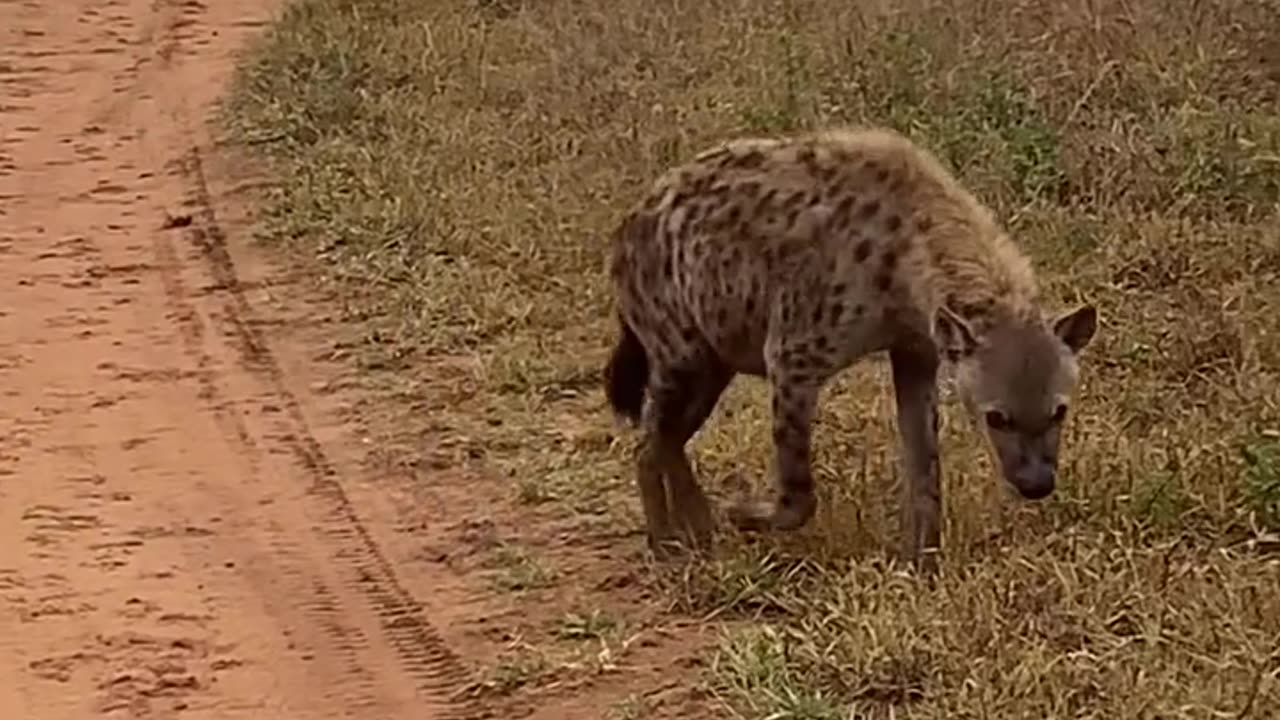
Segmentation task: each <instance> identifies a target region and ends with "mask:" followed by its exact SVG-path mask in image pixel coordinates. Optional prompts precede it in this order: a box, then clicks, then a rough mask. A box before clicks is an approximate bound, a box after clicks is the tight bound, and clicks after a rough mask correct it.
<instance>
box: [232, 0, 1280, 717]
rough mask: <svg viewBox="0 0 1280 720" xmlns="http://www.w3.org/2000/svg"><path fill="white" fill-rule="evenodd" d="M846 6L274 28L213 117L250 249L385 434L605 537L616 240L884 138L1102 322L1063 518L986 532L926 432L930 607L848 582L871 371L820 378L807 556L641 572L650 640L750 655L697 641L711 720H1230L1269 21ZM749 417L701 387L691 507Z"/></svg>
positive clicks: (1239, 627)
mask: <svg viewBox="0 0 1280 720" xmlns="http://www.w3.org/2000/svg"><path fill="white" fill-rule="evenodd" d="M859 8H860V4H857V3H846V4H832V3H824V2H817V1H816V0H796V1H795V2H789V3H784V4H779V3H773V2H765V1H764V0H735V1H734V2H724V1H722V0H712V1H710V2H706V3H656V4H655V3H642V2H633V1H631V0H620V1H619V2H615V3H611V4H609V5H607V6H606V5H601V4H599V3H586V2H582V1H581V0H576V1H575V0H546V1H545V2H540V3H521V2H514V1H513V2H509V3H474V2H461V1H460V0H459V1H445V2H439V3H420V2H410V0H364V1H363V2H359V3H356V2H351V1H350V0H301V1H300V2H297V3H295V4H294V5H293V6H291V8H290V9H289V10H288V11H287V12H285V14H284V16H283V17H282V18H281V20H280V22H279V23H278V24H277V25H276V26H275V27H274V29H273V30H272V31H271V32H270V33H269V34H268V35H267V37H266V38H265V39H264V41H263V43H262V44H261V46H260V47H259V48H258V49H257V51H256V54H255V55H254V56H253V57H252V58H251V60H250V61H249V62H248V63H247V64H246V66H245V67H244V70H243V73H242V75H241V77H240V80H239V83H238V88H237V92H236V94H235V97H234V98H233V101H232V103H231V105H230V106H229V112H228V113H227V114H226V119H227V122H228V123H229V125H230V126H231V127H232V129H233V130H234V131H235V132H236V133H237V135H238V136H239V137H240V138H241V139H242V140H245V141H247V142H251V143H253V147H254V148H255V150H256V151H258V152H260V153H261V154H262V156H263V157H264V158H265V159H267V161H268V162H269V163H270V165H271V167H272V168H273V170H274V171H275V173H276V174H277V176H278V178H279V180H280V182H279V184H278V185H277V186H276V188H275V189H274V190H273V192H272V194H271V196H270V197H268V198H267V199H266V202H265V207H264V213H265V216H264V224H263V235H264V237H265V238H266V239H267V240H268V241H270V242H272V243H274V244H277V245H279V246H280V247H281V248H282V249H284V250H286V251H287V252H290V253H293V254H296V255H298V256H302V257H306V258H309V259H311V260H312V261H313V267H314V268H315V269H316V271H317V274H318V275H319V276H320V277H323V278H326V279H328V280H330V281H332V282H333V283H335V286H336V287H337V288H338V289H340V290H341V293H342V296H343V300H344V309H345V310H346V313H347V317H348V318H349V319H350V320H351V322H353V323H357V324H359V326H360V327H362V328H364V333H363V337H364V343H363V345H362V346H361V347H359V348H358V352H357V353H355V356H356V361H357V362H359V363H360V367H362V368H363V369H364V370H365V371H366V372H367V373H369V374H370V376H371V377H377V378H382V380H381V382H383V385H384V387H385V392H387V393H388V394H389V395H390V394H394V395H397V396H408V397H412V398H414V399H415V400H414V402H415V404H414V406H413V412H411V413H410V412H406V415H405V418H406V427H411V428H412V429H413V431H415V432H420V431H424V432H429V433H431V435H432V437H435V438H437V439H438V443H437V447H438V449H439V450H440V451H441V452H445V453H448V456H449V457H450V458H452V459H453V460H454V461H456V462H457V463H468V464H473V465H476V466H479V467H481V468H483V469H484V470H486V471H488V472H493V473H499V474H501V475H503V476H505V477H507V478H509V479H510V492H511V497H513V498H516V499H517V500H519V501H520V502H522V503H525V504H526V505H529V506H534V505H537V506H544V507H551V508H555V509H556V510H557V511H559V512H561V513H562V514H563V515H564V516H565V517H568V518H571V519H574V520H576V521H578V522H579V523H580V526H579V527H580V528H581V529H582V532H584V533H599V534H601V535H602V536H603V535H605V534H606V532H605V530H606V529H612V530H613V531H614V532H615V533H616V531H617V528H618V527H619V526H620V525H629V526H631V527H635V526H637V525H638V523H639V513H638V509H637V507H636V505H637V501H636V500H635V498H634V497H633V490H632V488H631V475H630V465H629V458H630V449H631V446H632V443H633V442H634V438H633V437H632V436H631V435H630V434H628V433H624V432H621V431H620V430H619V428H618V427H617V426H616V425H615V424H614V423H613V422H612V420H611V418H610V417H609V415H608V413H607V412H606V411H605V410H604V408H603V402H602V397H601V393H600V391H599V381H598V378H599V369H600V367H601V366H602V364H603V361H604V358H605V356H606V353H607V351H608V348H609V345H610V343H611V342H612V340H613V333H614V327H613V319H612V318H613V315H612V312H611V310H610V298H611V292H610V289H609V287H608V285H607V283H606V277H605V274H604V258H605V256H606V252H607V243H606V241H607V238H608V234H609V232H610V231H611V230H612V227H613V224H614V223H615V222H616V221H617V220H618V219H619V218H620V216H621V214H622V212H623V211H624V210H625V209H626V208H627V206H628V205H629V204H630V203H631V202H633V201H635V200H636V199H637V198H638V197H639V195H640V193H641V192H642V190H643V188H644V186H645V185H646V184H647V183H648V182H649V181H651V180H652V179H653V178H654V177H655V176H656V175H657V174H658V173H659V172H661V171H662V170H663V169H665V168H666V167H667V166H668V165H669V164H671V163H673V162H677V161H679V160H682V159H685V158H688V157H689V156H691V154H692V153H694V152H696V151H697V150H699V149H701V148H703V147H705V146H707V145H709V144H711V143H714V142H718V141H720V140H722V139H725V138H728V137H732V136H735V135H739V134H745V133H761V132H781V131H791V130H802V129H807V128H816V127H823V126H828V125H832V124H844V123H855V124H857V123H869V124H877V125H887V126H891V127H894V128H896V129H898V130H901V131H903V132H905V133H907V134H908V135H910V136H911V137H913V138H915V139H916V140H917V141H919V142H920V143H922V144H924V145H926V146H928V147H929V148H931V149H933V150H934V151H935V152H936V153H937V154H938V155H939V156H940V157H941V158H942V159H943V160H944V162H946V163H947V164H948V165H949V166H950V167H951V168H952V169H953V170H954V171H955V172H956V173H957V174H958V175H959V176H960V177H961V178H962V179H963V180H964V182H965V183H966V184H967V185H968V186H969V187H970V188H972V190H973V191H974V192H975V193H976V194H977V195H978V196H979V197H980V198H982V199H983V200H984V201H985V202H987V203H989V204H990V205H991V206H992V207H993V208H994V209H995V210H996V211H997V213H998V214H999V216H1000V217H1001V218H1002V219H1003V221H1004V222H1005V224H1006V225H1007V227H1008V228H1009V229H1010V230H1011V232H1012V233H1013V234H1014V235H1015V237H1016V238H1017V239H1018V240H1019V242H1021V243H1022V244H1023V245H1024V246H1025V247H1026V248H1027V249H1028V250H1029V251H1030V252H1031V254H1032V255H1033V256H1034V258H1035V260H1036V265H1037V268H1038V269H1039V272H1040V275H1041V278H1042V281H1043V284H1044V285H1045V288H1046V291H1047V294H1048V296H1049V297H1050V298H1051V299H1052V300H1054V301H1055V303H1056V304H1061V305H1066V304H1069V303H1071V302H1074V301H1077V300H1079V299H1088V300H1090V301H1092V302H1094V303H1096V304H1097V305H1098V306H1099V307H1100V309H1101V313H1102V321H1103V324H1102V328H1101V330H1100V332H1099V335H1098V337H1097V339H1096V340H1095V343H1094V344H1093V345H1091V347H1090V349H1089V350H1088V354H1087V358H1086V359H1085V362H1084V371H1083V372H1084V382H1083V387H1082V397H1081V401H1080V403H1079V407H1080V410H1079V412H1078V413H1076V414H1074V417H1073V420H1072V421H1071V423H1070V428H1069V432H1068V436H1067V447H1066V449H1065V451H1064V463H1065V467H1064V469H1063V478H1062V483H1061V489H1060V491H1059V492H1058V493H1057V494H1056V495H1055V496H1054V497H1053V498H1052V499H1051V500H1049V501H1046V502H1045V503H1043V504H1041V505H1037V506H1034V507H1027V506H1022V505H1018V504H1013V503H1009V502H1007V501H1005V500H1004V499H1002V497H1001V492H1002V491H1001V489H1000V487H999V485H998V484H997V483H996V482H995V481H994V480H993V479H991V474H990V469H989V467H987V465H986V462H987V461H986V459H985V457H984V456H983V454H982V452H981V451H980V450H979V448H978V445H977V443H976V442H975V435H974V433H973V432H972V430H971V429H970V428H969V427H968V426H967V424H966V422H965V421H964V419H963V418H961V417H960V415H959V413H958V412H957V409H956V408H955V407H953V406H951V405H949V406H948V407H947V408H945V412H944V415H945V418H944V419H945V422H944V434H945V438H944V447H943V463H944V472H945V474H946V505H947V511H946V512H947V515H946V521H947V536H946V541H945V542H946V552H947V555H946V558H945V567H944V576H943V578H942V580H941V581H940V582H939V583H938V584H937V585H936V586H927V585H925V584H923V583H921V582H920V581H918V580H917V579H915V578H913V577H912V576H910V575H909V574H906V573H903V572H901V571H900V569H898V568H896V567H895V566H894V565H893V564H892V563H890V562H888V561H887V560H886V559H885V556H886V552H887V551H888V550H890V549H892V548H893V547H894V545H895V542H896V523H895V521H894V518H895V517H896V514H895V513H896V509H895V508H896V497H895V496H894V494H893V487H894V482H895V479H896V478H895V475H896V463H895V461H894V457H895V456H894V453H895V452H896V441H895V438H894V433H893V416H892V400H891V397H890V395H889V394H888V392H887V391H888V387H889V386H888V379H887V376H886V373H885V371H884V368H883V366H882V365H880V364H877V363H869V364H867V365H865V366H863V367H860V368H858V369H855V370H852V371H850V372H848V373H846V375H845V376H844V377H843V378H842V379H841V380H840V381H839V382H837V383H835V384H834V385H833V386H832V387H831V388H829V389H828V390H827V392H826V393H825V395H824V403H823V406H822V410H821V414H820V417H819V420H818V423H817V427H816V431H815V432H816V438H815V442H816V452H817V460H816V468H815V471H816V475H817V477H818V481H819V483H820V485H821V487H822V492H823V497H822V501H823V504H822V510H821V511H820V516H819V517H818V518H817V520H816V522H815V523H814V526H813V527H812V528H810V529H808V530H806V531H804V532H801V533H799V534H798V535H796V536H794V537H788V538H770V539H763V540H761V541H759V542H757V543H754V544H750V545H748V544H746V543H744V542H742V541H741V540H739V539H737V538H735V536H734V535H732V534H729V535H726V536H725V537H724V538H723V541H722V542H721V546H720V551H719V553H718V554H717V557H716V558H714V559H712V560H711V561H709V562H707V563H702V564H690V565H688V566H686V567H676V568H667V569H665V570H661V571H660V572H659V573H658V574H657V576H656V577H655V582H656V584H657V587H659V588H660V590H661V591H662V592H663V593H664V596H665V599H666V600H667V601H669V602H670V603H671V605H672V606H673V607H676V608H678V609H679V610H680V611H682V612H688V613H694V614H697V615H698V616H700V617H703V618H705V619H706V622H714V623H720V622H724V621H726V620H728V619H730V618H733V619H737V620H741V619H744V618H745V619H750V620H755V621H756V622H749V623H746V624H743V623H739V622H734V623H733V624H732V625H728V624H727V625H725V626H724V640H723V643H722V645H721V648H720V650H719V652H718V653H717V655H716V657H715V659H714V663H713V664H712V671H711V675H710V681H711V683H712V685H713V686H714V687H716V688H717V693H718V696H719V697H720V698H721V699H722V700H723V702H724V704H725V706H726V708H728V709H729V710H730V711H731V712H733V713H736V714H738V715H739V716H741V717H747V718H828V717H831V718H835V717H841V718H843V717H867V718H881V717H884V718H888V717H911V718H956V717H973V718H986V717H992V718H1014V717H1026V718H1043V717H1077V718H1117V717H1125V718H1128V717H1134V718H1148V717H1149V718H1155V717H1160V718H1209V717H1240V718H1244V717H1256V718H1261V717H1266V716H1267V713H1268V712H1270V711H1269V710H1267V708H1274V707H1280V680H1278V679H1277V668H1280V640H1278V638H1280V590H1277V588H1280V569H1278V566H1277V558H1276V556H1275V555H1274V551H1275V550H1274V548H1275V543H1274V541H1272V542H1270V544H1268V543H1262V542H1259V538H1260V537H1262V536H1263V535H1265V534H1267V533H1274V532H1275V531H1276V527H1277V522H1278V521H1277V515H1278V511H1277V509H1276V508H1277V505H1276V502H1277V500H1276V498H1277V496H1278V495H1280V492H1278V491H1277V489H1276V488H1277V482H1276V473H1277V462H1280V461H1278V460H1277V454H1276V450H1275V448H1276V441H1275V432H1276V431H1277V429H1278V428H1280V411H1278V410H1277V408H1280V378H1278V377H1277V368H1280V320H1277V318H1280V291H1277V290H1276V288H1277V285H1276V280H1277V275H1280V233H1278V232H1277V230H1276V228H1277V227H1280V212H1277V209H1278V205H1280V103H1278V99H1280V72H1277V70H1276V68H1277V67H1280V44H1277V42H1276V41H1275V39H1274V33H1273V32H1272V31H1271V28H1275V27H1277V26H1280V10H1278V9H1277V7H1276V6H1275V5H1274V4H1268V3H1265V2H1255V1H1253V0H1211V1H1209V2H1200V3H1184V4H1177V3H1173V4H1171V3H1164V2H1156V1H1155V0H1133V1H1132V2H1128V3H1084V2H1068V3H1061V2H1048V1H1047V0H1030V2H1024V3H1020V4H1014V3H998V2H994V1H989V0H964V2H962V3H958V4H957V3H950V4H945V5H944V4H937V3H930V2H923V1H921V0H911V1H909V2H907V3H906V4H905V5H903V4H900V11H898V12H896V13H894V12H876V11H872V10H863V9H859ZM762 390H763V388H762V386H761V383H758V382H753V381H750V380H742V381H740V382H739V383H737V384H736V385H735V386H734V387H733V388H732V389H731V390H730V392H729V393H728V394H727V395H726V397H725V398H724V400H723V401H722V404H721V406H720V409H719V411H718V413H717V415H716V417H715V418H714V419H713V420H712V422H710V423H709V424H708V427H707V428H706V429H705V430H704V432H703V433H702V434H701V435H700V436H699V437H698V438H697V439H696V441H695V443H694V445H693V450H694V453H695V464H696V465H697V467H698V470H699V473H700V475H701V477H702V478H703V481H704V483H705V484H706V485H707V487H708V488H709V490H710V491H711V492H712V494H713V495H718V496H719V497H721V498H724V497H725V496H726V495H727V494H728V493H729V491H730V485H731V484H730V478H731V477H733V476H734V475H735V474H739V473H741V474H744V475H746V476H747V477H751V478H757V479H758V478H761V477H763V473H764V470H765V468H766V467H767V462H768V454H767V453H768V447H767V442H765V441H766V439H767V437H768V433H767V430H766V428H765V423H766V420H767V416H766V411H767V408H768V403H767V402H764V401H763V400H764V396H763V393H762ZM410 419H412V420H414V421H416V424H410ZM755 482H756V484H757V485H758V484H759V480H756V481H755ZM1268 537H1270V536H1268ZM617 542H624V543H638V542H639V541H638V539H637V538H636V537H635V536H630V537H625V538H622V539H619V540H617ZM1267 548H1270V550H1267ZM1268 553H1271V554H1268ZM510 567H512V568H521V567H524V564H522V563H521V562H517V561H512V563H511V564H510ZM513 576H521V573H519V572H517V573H515V574H514V575H513ZM540 577H541V576H540ZM527 580H528V578H527V577H526V578H525V580H520V581H519V583H518V584H527V583H526V582H525V581H527ZM543 580H546V581H547V582H553V580H551V579H549V577H548V578H543ZM537 582H542V580H537ZM522 677H523V675H522ZM503 685H504V687H506V686H511V685H512V684H511V683H509V682H508V683H503ZM517 685H518V684H517Z"/></svg>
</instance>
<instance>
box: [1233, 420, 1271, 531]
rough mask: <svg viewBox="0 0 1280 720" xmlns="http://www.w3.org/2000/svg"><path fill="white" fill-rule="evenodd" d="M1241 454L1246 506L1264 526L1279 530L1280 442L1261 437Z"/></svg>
mask: <svg viewBox="0 0 1280 720" xmlns="http://www.w3.org/2000/svg"><path fill="white" fill-rule="evenodd" d="M1242 452H1243V454H1244V461H1245V470H1244V499H1245V503H1246V504H1247V505H1248V507H1249V509H1250V510H1252V511H1253V512H1254V513H1256V514H1257V516H1258V519H1259V520H1260V521H1261V522H1262V524H1263V525H1264V526H1265V527H1267V528H1269V529H1271V530H1280V440H1278V439H1276V438H1275V437H1267V436H1263V437H1259V438H1257V439H1255V440H1253V441H1251V442H1249V443H1248V444H1246V445H1245V446H1244V448H1243V449H1242Z"/></svg>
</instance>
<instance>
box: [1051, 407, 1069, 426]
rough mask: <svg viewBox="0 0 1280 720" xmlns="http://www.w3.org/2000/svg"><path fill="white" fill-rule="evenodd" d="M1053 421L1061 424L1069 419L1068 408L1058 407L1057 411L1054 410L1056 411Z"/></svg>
mask: <svg viewBox="0 0 1280 720" xmlns="http://www.w3.org/2000/svg"><path fill="white" fill-rule="evenodd" d="M1052 419H1053V422H1055V423H1060V422H1062V421H1063V420H1066V419H1067V406H1066V405H1059V406H1058V408H1057V409H1056V410H1054V411H1053V418H1052Z"/></svg>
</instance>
